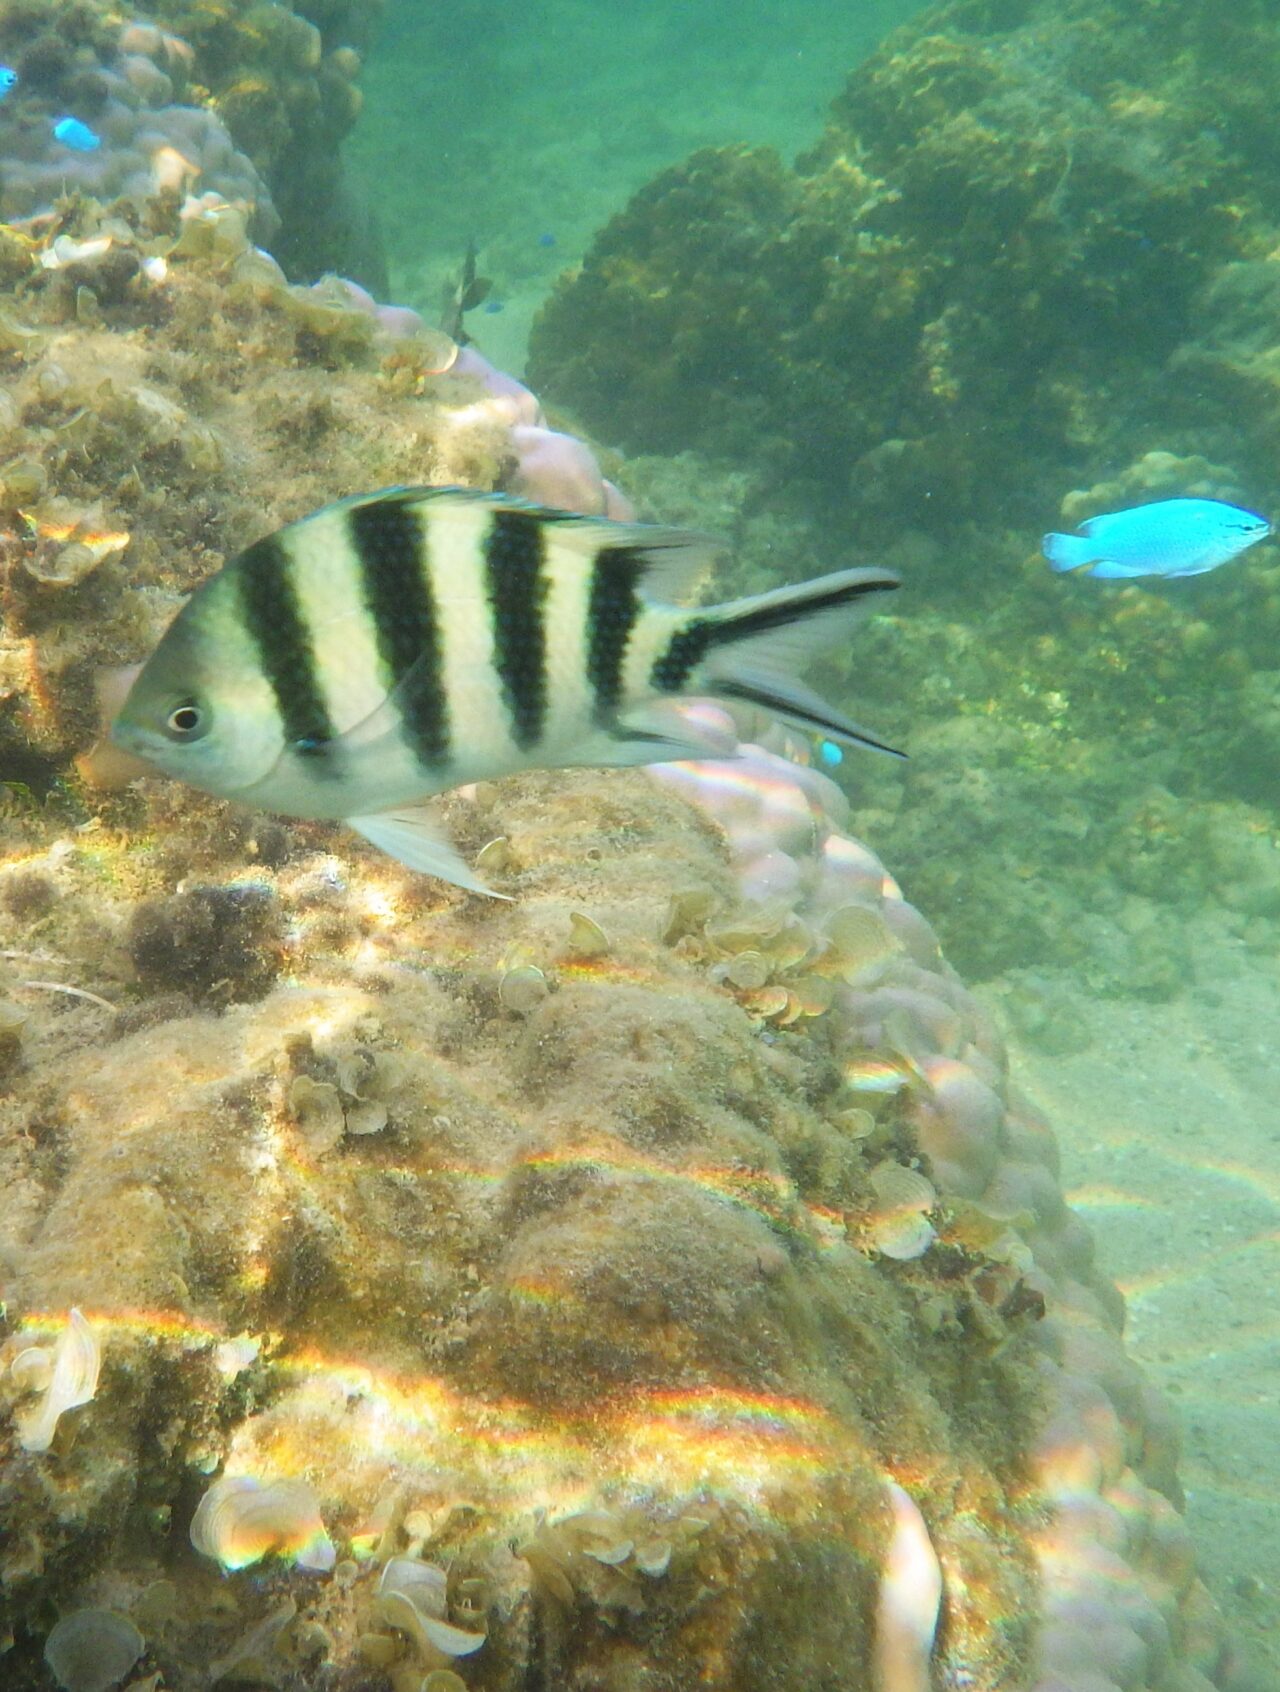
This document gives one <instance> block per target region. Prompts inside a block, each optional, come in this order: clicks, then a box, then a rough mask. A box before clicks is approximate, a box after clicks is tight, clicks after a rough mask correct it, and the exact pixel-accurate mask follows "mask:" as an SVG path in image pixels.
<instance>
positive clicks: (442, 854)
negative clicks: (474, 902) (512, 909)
mask: <svg viewBox="0 0 1280 1692" xmlns="http://www.w3.org/2000/svg"><path fill="white" fill-rule="evenodd" d="M345 820H346V824H347V827H348V828H353V829H355V831H356V833H357V834H362V835H363V836H364V838H365V839H366V840H367V841H368V842H369V843H370V845H372V846H376V847H377V848H378V850H379V851H380V852H385V853H386V854H387V856H388V857H389V858H394V859H395V860H396V862H397V863H401V864H405V865H406V866H407V867H408V868H409V869H413V870H418V871H420V872H421V873H422V874H423V875H433V876H435V878H436V879H437V880H438V881H451V882H452V883H453V884H454V886H455V887H465V888H466V889H467V891H468V892H469V893H484V894H486V895H487V896H488V897H489V898H490V899H506V898H507V897H508V895H507V894H505V893H495V892H494V890H493V888H492V887H486V886H485V884H484V882H483V881H481V880H480V879H479V878H478V877H477V876H476V875H474V874H473V873H472V871H471V870H470V869H469V868H468V867H467V865H466V864H465V863H463V861H462V859H461V858H460V857H459V856H458V854H457V853H456V852H455V851H454V849H453V847H452V846H450V844H449V842H448V841H447V840H442V839H441V837H440V834H439V832H438V825H437V824H436V822H435V820H434V818H432V817H431V816H430V814H429V813H428V812H427V811H425V810H416V809H413V808H411V807H406V808H405V809H403V810H395V811H379V812H377V813H376V814H375V815H373V816H368V817H347V818H346V819H345Z"/></svg>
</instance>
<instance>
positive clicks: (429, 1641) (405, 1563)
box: [378, 1557, 487, 1657]
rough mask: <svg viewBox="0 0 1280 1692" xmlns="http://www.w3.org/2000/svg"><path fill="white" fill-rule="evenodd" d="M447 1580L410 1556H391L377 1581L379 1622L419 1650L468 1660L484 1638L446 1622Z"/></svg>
mask: <svg viewBox="0 0 1280 1692" xmlns="http://www.w3.org/2000/svg"><path fill="white" fill-rule="evenodd" d="M447 1601H448V1580H447V1577H446V1575H445V1572H444V1570H443V1569H438V1568H436V1567H435V1565H434V1564H433V1563H420V1562H418V1561H417V1559H416V1558H414V1557H392V1558H391V1560H390V1562H388V1564H387V1566H386V1567H385V1568H384V1569H383V1571H382V1576H381V1579H380V1580H379V1581H378V1610H379V1613H380V1614H381V1616H382V1619H383V1620H384V1621H386V1622H388V1623H389V1624H390V1625H391V1626H392V1627H394V1628H396V1629H397V1630H398V1631H399V1632H400V1633H407V1634H408V1635H409V1637H410V1639H412V1640H413V1641H414V1642H415V1644H417V1646H418V1647H419V1649H423V1650H426V1649H429V1648H434V1649H435V1650H436V1651H441V1652H443V1653H444V1655H445V1656H446V1657H469V1656H470V1655H471V1653H472V1652H473V1651H478V1650H479V1649H480V1647H481V1646H482V1645H483V1644H484V1642H485V1639H486V1638H487V1635H486V1634H484V1633H473V1632H470V1631H469V1630H468V1629H466V1628H462V1627H455V1626H454V1625H453V1624H452V1623H451V1622H449V1621H447V1620H446V1619H445V1618H446V1615H447Z"/></svg>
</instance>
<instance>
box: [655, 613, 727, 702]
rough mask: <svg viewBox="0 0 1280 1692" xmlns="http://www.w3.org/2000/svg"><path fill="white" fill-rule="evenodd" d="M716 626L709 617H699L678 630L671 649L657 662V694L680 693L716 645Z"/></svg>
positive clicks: (670, 641)
mask: <svg viewBox="0 0 1280 1692" xmlns="http://www.w3.org/2000/svg"><path fill="white" fill-rule="evenodd" d="M715 632H716V626H715V624H714V623H713V622H711V621H710V619H709V618H706V617H695V618H694V620H693V621H692V622H691V623H686V624H685V626H684V628H682V629H678V630H677V631H676V633H675V634H673V635H672V637H671V639H670V640H669V641H668V642H667V650H666V651H665V652H664V653H663V654H662V656H661V657H660V658H658V659H656V660H655V661H654V665H653V668H652V670H651V671H650V672H649V685H650V686H651V687H652V688H653V689H654V691H655V692H656V693H679V692H681V691H682V690H683V689H684V688H685V687H687V686H688V683H689V678H690V676H691V675H692V674H693V672H694V671H695V670H696V669H697V667H698V665H699V664H701V662H702V660H703V659H704V658H705V657H706V655H707V653H708V652H710V650H711V648H712V646H713V645H714V644H715Z"/></svg>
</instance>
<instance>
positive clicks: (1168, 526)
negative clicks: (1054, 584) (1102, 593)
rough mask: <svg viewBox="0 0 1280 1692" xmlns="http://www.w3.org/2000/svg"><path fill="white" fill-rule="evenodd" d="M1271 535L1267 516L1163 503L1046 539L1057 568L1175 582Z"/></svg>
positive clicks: (1216, 505) (1188, 502) (1187, 502)
mask: <svg viewBox="0 0 1280 1692" xmlns="http://www.w3.org/2000/svg"><path fill="white" fill-rule="evenodd" d="M1270 533H1271V524H1270V523H1269V522H1268V521H1267V519H1266V518H1265V517H1259V516H1258V515H1257V514H1256V513H1255V512H1253V511H1242V510H1241V509H1240V508H1239V507H1238V506H1235V505H1227V504H1225V503H1224V502H1223V501H1222V500H1220V499H1162V500H1159V501H1157V502H1156V503H1155V504H1154V505H1135V506H1132V507H1131V508H1130V509H1129V510H1127V511H1110V512H1107V513H1105V514H1104V515H1103V516H1101V517H1091V518H1090V519H1089V521H1088V522H1087V523H1082V524H1081V525H1080V533H1079V534H1078V535H1046V536H1045V537H1044V541H1043V543H1042V546H1043V550H1044V555H1045V557H1046V558H1047V559H1048V560H1049V563H1050V564H1051V565H1052V566H1053V568H1054V569H1055V570H1081V571H1083V572H1084V574H1085V575H1088V576H1097V577H1100V578H1101V579H1102V580H1104V581H1115V580H1120V579H1123V578H1130V577H1134V576H1164V577H1169V578H1172V577H1176V576H1201V575H1203V574H1204V573H1205V571H1206V570H1216V569H1217V567H1218V565H1219V564H1225V563H1226V562H1227V560H1228V559H1230V558H1234V557H1236V555H1237V554H1238V553H1241V552H1243V551H1244V550H1245V548H1246V547H1250V546H1253V545H1255V544H1256V543H1257V542H1258V541H1260V540H1265V539H1266V537H1267V536H1268V535H1269V534H1270Z"/></svg>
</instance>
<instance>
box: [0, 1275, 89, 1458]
mask: <svg viewBox="0 0 1280 1692" xmlns="http://www.w3.org/2000/svg"><path fill="white" fill-rule="evenodd" d="M101 1363H102V1351H101V1348H100V1347H99V1345H98V1341H97V1337H96V1336H95V1334H94V1331H93V1329H92V1328H91V1327H90V1326H89V1324H88V1323H87V1322H86V1321H85V1319H84V1317H83V1316H82V1315H81V1314H80V1312H79V1311H78V1310H75V1309H73V1310H72V1311H71V1314H70V1316H69V1317H68V1319H67V1325H66V1327H65V1328H64V1329H63V1330H62V1332H61V1334H59V1336H58V1343H57V1345H56V1346H55V1347H54V1351H53V1373H52V1374H51V1376H50V1378H49V1384H48V1386H47V1387H45V1389H44V1393H43V1395H42V1396H41V1399H40V1402H39V1404H37V1405H36V1406H35V1407H34V1408H33V1409H32V1410H31V1411H30V1412H29V1413H28V1414H26V1415H24V1416H20V1417H19V1418H18V1442H19V1444H20V1445H21V1446H22V1449H23V1450H24V1451H47V1450H48V1449H49V1447H50V1445H52V1443H53V1435H54V1430H55V1429H56V1428H57V1425H58V1418H59V1416H61V1415H62V1413H63V1411H64V1410H74V1409H75V1408H76V1406H77V1405H80V1404H88V1402H89V1400H90V1399H91V1398H92V1397H93V1395H94V1393H95V1392H96V1391H97V1390H98V1369H99V1367H100V1366H101Z"/></svg>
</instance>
